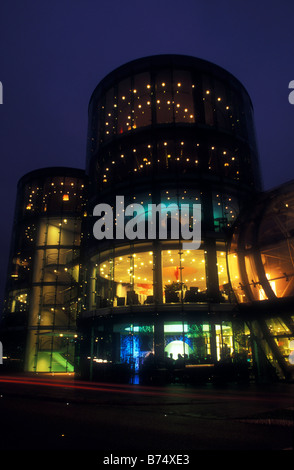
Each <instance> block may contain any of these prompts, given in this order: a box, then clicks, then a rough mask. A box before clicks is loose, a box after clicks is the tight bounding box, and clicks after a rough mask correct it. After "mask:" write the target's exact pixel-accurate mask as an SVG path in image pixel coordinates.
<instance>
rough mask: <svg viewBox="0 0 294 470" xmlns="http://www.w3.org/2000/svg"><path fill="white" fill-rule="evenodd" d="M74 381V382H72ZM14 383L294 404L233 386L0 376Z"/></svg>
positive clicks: (274, 394) (277, 395)
mask: <svg viewBox="0 0 294 470" xmlns="http://www.w3.org/2000/svg"><path fill="white" fill-rule="evenodd" d="M71 380H73V382H70V381H71ZM1 383H3V384H14V385H25V386H39V387H53V388H56V389H60V388H62V389H68V390H77V391H83V390H85V391H91V392H98V393H103V392H107V393H112V394H124V395H141V396H142V395H144V396H157V397H166V398H175V397H177V398H182V399H185V398H186V399H193V400H209V399H214V400H215V399H217V400H223V401H228V400H235V401H239V402H240V401H259V400H261V401H263V402H264V401H267V402H276V401H277V400H284V401H285V402H289V406H293V397H291V396H290V395H289V394H283V393H281V392H270V391H264V390H246V391H245V392H244V390H234V389H232V388H229V389H228V390H226V389H225V390H223V391H222V392H221V391H220V390H217V389H215V388H214V389H206V390H205V391H203V390H201V391H199V390H195V391H194V390H191V388H188V389H186V388H184V389H182V390H179V389H177V390H175V389H173V387H172V386H167V387H159V386H158V387H156V386H143V385H137V384H136V385H133V384H113V383H105V382H95V383H93V382H87V381H82V380H81V381H76V380H75V379H74V378H73V379H71V378H69V379H67V380H61V379H59V378H58V379H57V378H56V377H54V376H52V378H51V379H50V378H43V377H37V378H35V377H21V376H0V384H1Z"/></svg>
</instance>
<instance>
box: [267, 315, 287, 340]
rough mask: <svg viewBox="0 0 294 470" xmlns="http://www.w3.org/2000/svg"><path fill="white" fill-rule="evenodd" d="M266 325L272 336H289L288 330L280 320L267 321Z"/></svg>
mask: <svg viewBox="0 0 294 470" xmlns="http://www.w3.org/2000/svg"><path fill="white" fill-rule="evenodd" d="M266 324H267V326H268V328H269V330H270V333H271V334H272V335H273V336H276V335H280V334H291V331H290V329H289V328H288V327H287V326H286V325H285V323H284V322H283V320H282V319H281V318H271V319H267V320H266Z"/></svg>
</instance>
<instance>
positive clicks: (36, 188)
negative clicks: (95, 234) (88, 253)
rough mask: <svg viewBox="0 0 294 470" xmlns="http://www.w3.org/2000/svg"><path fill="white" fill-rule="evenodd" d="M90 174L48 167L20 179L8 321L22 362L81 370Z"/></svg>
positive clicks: (9, 337) (7, 332) (6, 340)
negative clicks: (79, 321) (79, 327)
mask: <svg viewBox="0 0 294 470" xmlns="http://www.w3.org/2000/svg"><path fill="white" fill-rule="evenodd" d="M84 179H85V178H84V171H82V170H77V169H71V168H44V169H41V170H36V171H32V172H31V173H28V174H27V175H25V176H24V177H23V178H21V180H20V181H19V184H18V191H17V201H16V211H15V219H14V227H13V236H12V244H11V254H10V262H9V267H8V277H7V287H6V298H5V306H4V314H3V320H2V329H1V330H2V331H3V340H2V341H3V344H4V345H6V346H7V345H9V350H8V352H9V358H8V361H9V362H10V367H13V368H15V369H18V370H23V369H24V370H27V371H35V372H45V371H46V372H70V371H73V370H74V352H75V341H76V337H77V332H76V315H77V301H78V279H79V267H80V266H79V262H80V237H81V218H82V216H83V212H84V186H85V183H84Z"/></svg>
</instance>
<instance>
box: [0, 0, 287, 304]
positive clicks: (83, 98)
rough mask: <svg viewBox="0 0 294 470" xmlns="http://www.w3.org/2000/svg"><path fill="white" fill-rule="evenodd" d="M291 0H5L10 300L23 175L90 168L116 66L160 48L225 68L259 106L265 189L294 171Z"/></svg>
mask: <svg viewBox="0 0 294 470" xmlns="http://www.w3.org/2000/svg"><path fill="white" fill-rule="evenodd" d="M293 21H294V2H293V0H282V1H280V2H279V1H272V0H246V1H245V0H244V1H243V0H229V1H226V0H223V1H220V0H177V1H174V0H168V1H166V0H156V1H154V0H148V1H145V2H143V1H138V0H137V1H133V0H131V1H128V0H125V1H119V0H115V1H113V0H50V1H49V0H25V1H24V0H14V1H12V0H1V3H0V81H1V82H2V84H3V104H1V105H0V120H1V125H0V152H1V153H0V155H1V163H2V166H1V171H0V178H1V185H0V188H1V210H2V213H1V220H2V222H1V233H0V260H1V262H0V301H1V300H2V298H3V289H4V281H5V277H6V270H7V261H8V250H9V246H10V236H11V228H12V220H13V212H14V204H15V197H16V185H17V181H18V180H19V178H20V177H21V176H22V175H23V174H25V173H27V172H29V171H31V170H34V169H37V168H42V167H47V166H70V167H77V168H84V166H85V154H86V137H87V108H88V103H89V100H90V96H91V94H92V92H93V90H94V88H95V87H96V85H97V84H98V82H99V81H100V80H101V79H102V78H103V77H104V76H105V75H106V74H108V73H109V72H111V71H112V70H113V69H114V68H116V67H118V66H120V65H122V64H124V63H125V62H128V61H130V60H133V59H137V58H140V57H144V56H148V55H153V54H165V53H167V54H169V53H174V54H185V55H192V56H195V57H200V58H202V59H206V60H209V61H211V62H214V63H216V64H217V65H220V66H222V67H223V68H225V69H226V70H228V71H229V72H231V73H232V74H233V75H235V76H236V77H237V78H238V79H239V80H240V81H241V82H242V83H243V85H244V86H245V88H246V89H247V91H248V92H249V94H250V96H251V99H252V101H253V105H254V110H255V125H256V133H257V142H258V148H259V152H260V163H261V171H262V175H263V184H264V189H270V188H272V187H275V186H277V185H279V184H281V183H283V182H286V181H289V180H291V179H293V178H294V159H293V157H294V106H293V105H291V104H290V103H289V101H288V95H289V90H288V85H289V82H290V81H291V80H294V60H293V59H294V27H293Z"/></svg>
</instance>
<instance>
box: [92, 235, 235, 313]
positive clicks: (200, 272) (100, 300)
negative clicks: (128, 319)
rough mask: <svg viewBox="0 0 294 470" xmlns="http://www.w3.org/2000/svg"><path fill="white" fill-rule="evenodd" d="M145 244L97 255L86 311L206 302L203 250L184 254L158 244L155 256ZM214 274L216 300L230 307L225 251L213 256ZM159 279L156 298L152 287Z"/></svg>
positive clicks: (94, 258)
mask: <svg viewBox="0 0 294 470" xmlns="http://www.w3.org/2000/svg"><path fill="white" fill-rule="evenodd" d="M152 249H153V246H152V244H149V245H147V246H146V244H145V247H144V248H142V247H140V245H136V246H134V245H132V246H130V245H128V246H124V247H118V248H114V249H113V250H109V251H107V252H100V253H99V254H97V255H96V256H94V257H93V258H92V268H91V275H90V288H89V291H90V292H91V296H90V297H91V299H90V305H89V308H90V310H95V309H98V308H103V307H121V306H128V305H148V304H154V303H156V302H157V303H167V304H168V303H180V302H184V303H195V302H196V303H197V302H207V301H208V300H209V295H208V291H207V279H208V277H209V267H208V259H207V251H206V250H205V249H198V250H182V249H181V248H179V247H177V245H175V244H170V243H168V244H167V245H166V247H165V245H164V244H162V245H161V247H160V250H159V252H157V254H156V256H155V254H154V252H153V251H152ZM215 268H216V272H217V279H218V285H217V289H218V291H219V292H220V295H221V297H220V301H221V302H228V301H229V300H231V299H230V288H229V282H228V274H227V265H226V252H225V251H224V247H223V251H221V250H217V251H216V266H215ZM156 279H159V282H160V286H159V291H160V293H159V295H157V296H156V295H155V294H156V293H155V291H154V283H155V282H156Z"/></svg>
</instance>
